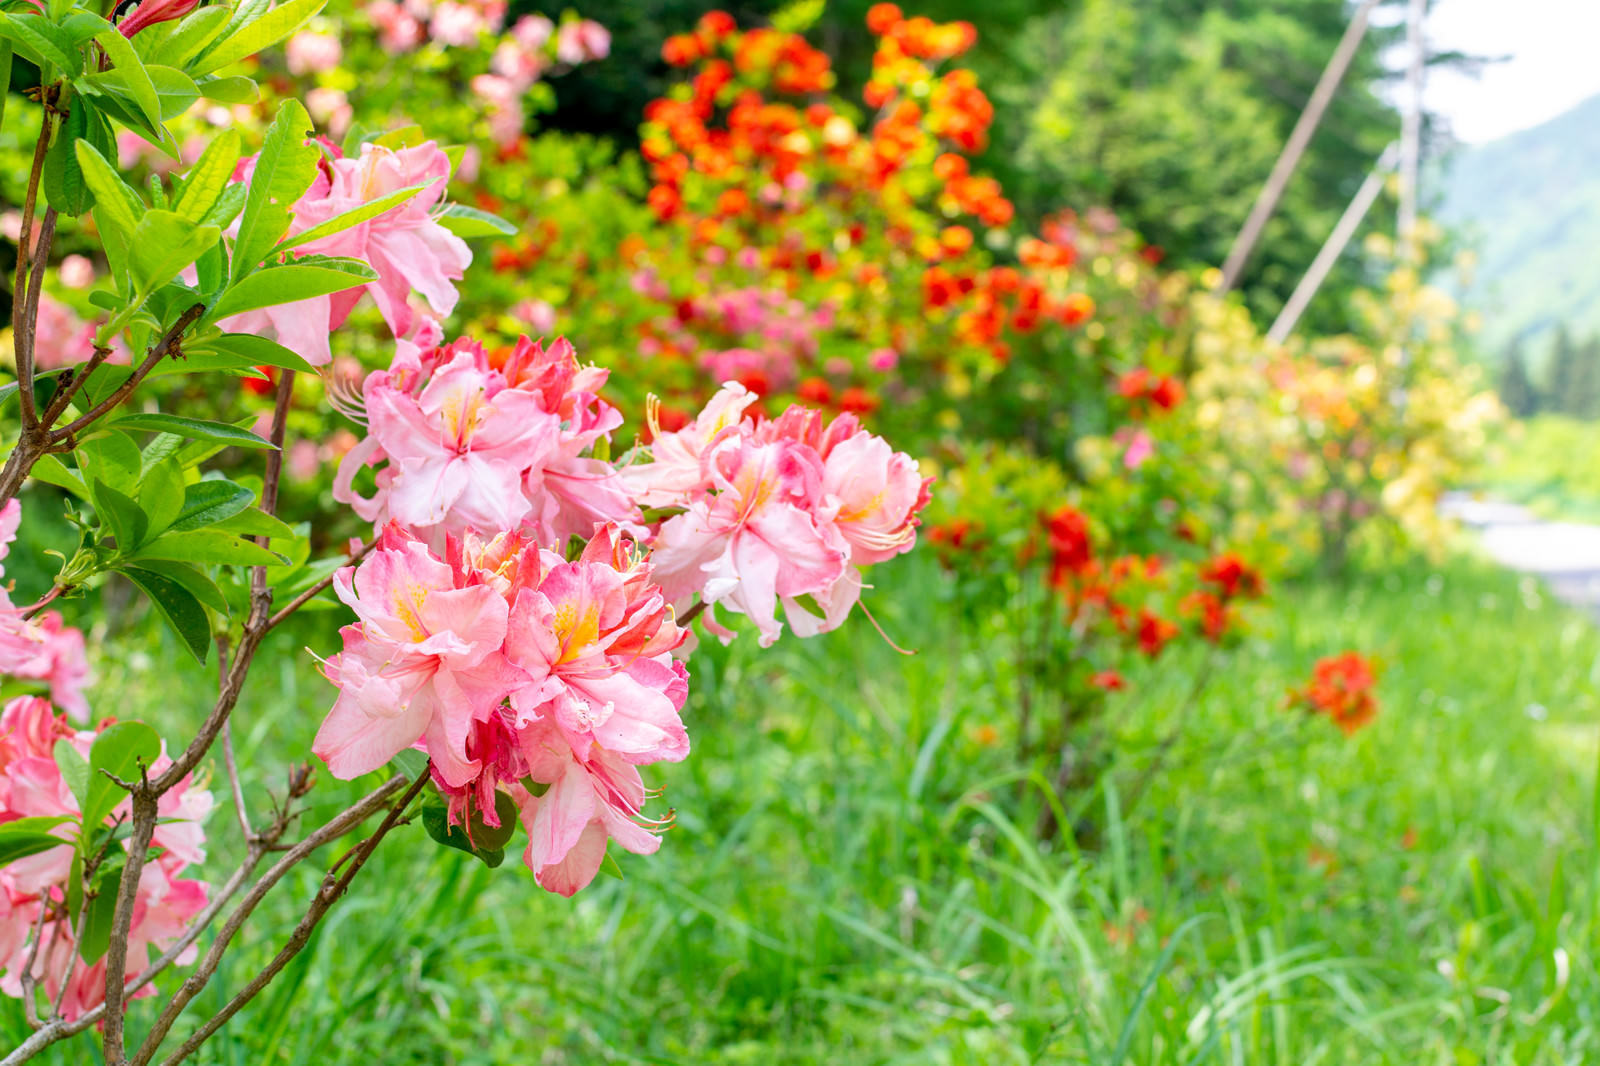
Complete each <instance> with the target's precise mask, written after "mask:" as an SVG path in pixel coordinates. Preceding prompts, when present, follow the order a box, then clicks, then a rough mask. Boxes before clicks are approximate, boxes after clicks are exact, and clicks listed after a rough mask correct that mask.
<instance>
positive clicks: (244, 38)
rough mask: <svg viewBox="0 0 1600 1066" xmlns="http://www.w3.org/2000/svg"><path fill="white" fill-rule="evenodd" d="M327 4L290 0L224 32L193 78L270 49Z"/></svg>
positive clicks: (198, 64)
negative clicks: (264, 49)
mask: <svg viewBox="0 0 1600 1066" xmlns="http://www.w3.org/2000/svg"><path fill="white" fill-rule="evenodd" d="M325 3H327V0H289V2H288V3H286V4H279V5H278V6H277V7H275V8H273V9H271V10H270V11H267V12H265V13H264V14H261V15H259V16H257V17H256V18H254V19H252V20H250V21H249V22H246V23H244V24H243V25H239V26H238V27H237V28H234V27H231V26H230V29H231V30H232V32H231V33H230V32H227V31H224V32H223V34H222V37H221V39H220V40H219V41H218V42H217V43H216V44H215V45H213V46H212V47H211V48H210V50H209V51H207V52H206V53H205V54H204V55H202V56H201V57H200V59H199V60H198V61H197V62H195V63H194V64H192V65H191V66H190V68H189V70H190V73H192V74H210V73H211V72H212V71H214V70H220V69H222V68H223V67H225V66H227V65H228V64H230V63H237V62H238V61H239V60H241V59H247V58H249V57H250V56H253V55H255V54H256V53H257V52H259V51H261V50H262V49H263V48H269V47H271V46H272V45H275V44H277V43H278V42H279V41H281V40H283V39H284V38H286V37H288V36H289V35H290V34H292V33H294V32H295V31H296V30H298V29H299V28H300V27H301V26H304V25H305V24H306V23H307V22H310V21H311V19H312V17H313V16H314V15H316V13H317V12H318V11H321V10H322V6H323V5H324V4H325Z"/></svg>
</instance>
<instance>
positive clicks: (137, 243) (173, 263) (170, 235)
mask: <svg viewBox="0 0 1600 1066" xmlns="http://www.w3.org/2000/svg"><path fill="white" fill-rule="evenodd" d="M221 239H222V231H221V230H220V229H218V228H217V227H216V226H202V225H198V224H196V223H194V222H191V221H189V220H188V219H186V218H184V217H183V216H182V215H178V214H175V213H173V212H171V211H162V210H159V209H156V208H151V209H150V210H149V211H147V212H145V216H144V218H142V219H140V220H139V227H138V229H136V230H134V234H133V242H132V244H131V245H130V247H129V253H130V254H129V264H128V269H129V273H130V274H131V276H132V283H133V291H134V293H135V294H146V293H149V292H150V291H152V290H153V289H156V288H157V287H159V286H162V285H165V284H166V283H167V282H169V281H171V280H172V279H173V278H175V277H177V276H178V274H179V272H180V271H182V270H183V268H184V267H186V266H188V265H189V264H190V263H193V262H194V261H195V260H196V259H198V258H200V254H201V253H202V252H204V251H205V250H206V249H207V248H210V247H211V246H212V245H214V244H216V243H217V242H218V241H219V240H221Z"/></svg>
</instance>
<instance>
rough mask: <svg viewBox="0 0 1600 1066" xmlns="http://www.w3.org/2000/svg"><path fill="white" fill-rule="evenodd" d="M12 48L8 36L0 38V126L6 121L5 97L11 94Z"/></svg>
mask: <svg viewBox="0 0 1600 1066" xmlns="http://www.w3.org/2000/svg"><path fill="white" fill-rule="evenodd" d="M12 54H13V48H12V45H11V39H10V38H9V37H6V38H0V126H4V125H5V121H6V98H7V97H9V96H10V95H11V93H10V92H9V91H7V90H9V89H10V87H11V57H12Z"/></svg>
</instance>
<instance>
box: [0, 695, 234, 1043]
mask: <svg viewBox="0 0 1600 1066" xmlns="http://www.w3.org/2000/svg"><path fill="white" fill-rule="evenodd" d="M109 724H110V722H109V720H108V721H106V722H104V723H102V725H109ZM94 739H95V734H94V733H93V732H92V731H74V730H73V729H72V728H71V727H69V726H68V725H67V723H66V719H65V718H64V717H63V716H61V715H58V714H56V713H55V711H53V710H52V709H51V707H50V704H49V702H48V701H47V700H43V699H40V698H38V697H35V696H21V697H18V698H16V699H14V700H12V701H11V702H10V703H8V704H6V706H5V709H4V711H3V712H0V823H4V822H13V821H16V820H17V819H19V818H34V817H68V818H80V817H81V815H82V811H81V810H80V809H79V807H78V801H77V799H76V797H74V796H73V794H72V791H71V789H69V788H68V787H67V783H66V780H65V779H64V778H63V777H62V775H61V770H60V767H59V766H58V765H57V763H56V760H55V754H54V753H55V746H56V743H57V742H58V741H61V740H65V741H67V742H69V743H70V744H71V745H72V747H73V748H74V749H76V750H77V752H78V754H80V755H82V756H83V757H84V758H86V759H87V758H88V756H89V749H90V747H91V746H92V745H93V743H94ZM165 765H168V763H167V760H166V759H165V757H163V758H162V759H161V760H159V761H158V762H157V764H156V765H155V766H154V767H152V768H151V769H152V771H154V772H159V771H160V770H161V769H163V768H164V766H165ZM211 806H212V801H211V793H209V792H207V791H206V790H204V789H202V788H197V787H195V786H194V784H193V782H192V779H191V778H185V779H184V780H183V781H182V782H180V783H179V784H178V786H177V787H176V788H175V789H173V790H172V791H171V792H169V793H167V794H166V795H165V796H163V797H162V799H161V803H160V808H159V812H160V818H161V821H160V822H159V824H157V826H156V830H155V836H154V838H153V840H152V843H153V845H154V846H155V847H156V848H158V849H160V853H159V854H158V855H157V856H156V857H155V859H154V860H153V861H151V862H148V863H146V864H145V866H144V869H143V871H142V873H141V874H140V877H139V890H138V894H137V895H136V896H135V899H134V911H133V925H132V929H131V934H130V936H129V940H128V969H127V979H128V980H129V981H130V982H131V981H134V980H136V979H137V978H138V977H139V975H140V974H142V973H143V972H144V970H145V969H146V968H147V967H148V966H149V965H150V963H151V962H152V961H153V956H154V955H159V954H161V953H163V952H165V951H166V950H168V949H169V948H170V947H171V946H172V945H173V944H174V943H175V942H177V940H178V939H179V938H180V937H181V936H182V935H183V932H184V930H185V929H186V928H187V926H188V924H189V922H190V920H191V919H193V918H194V917H195V915H197V914H199V913H200V911H201V910H202V909H204V907H205V905H206V898H207V891H208V889H207V886H206V884H205V883H204V882H203V881H197V880H194V879H192V878H188V877H184V876H183V873H184V871H185V869H186V868H187V867H189V866H190V865H191V864H193V863H197V862H200V861H201V860H202V859H204V858H205V830H204V828H203V827H202V825H201V823H202V822H203V821H204V820H205V818H206V816H207V815H208V814H210V812H211ZM119 814H120V816H121V817H123V818H126V817H127V815H128V811H127V809H126V801H125V802H124V805H123V807H122V808H121V809H120V810H119V811H116V812H113V814H112V815H111V818H112V819H114V818H116V817H117V816H118V815H119ZM52 832H54V833H55V834H56V835H58V836H60V837H62V838H63V841H65V840H67V839H68V838H70V836H71V835H72V832H73V826H72V823H64V824H62V825H60V826H58V827H57V828H56V829H54V830H52ZM72 854H73V852H72V847H71V846H70V845H69V844H67V843H65V842H63V844H62V845H61V847H58V848H51V849H50V850H49V851H44V852H40V853H38V854H36V855H30V856H27V857H26V858H21V859H17V860H15V861H14V862H11V863H9V864H7V865H6V867H5V868H4V869H3V870H0V970H3V971H4V972H3V974H0V991H3V992H5V993H6V994H7V995H10V996H15V997H19V998H20V997H21V996H22V994H23V989H22V977H23V972H24V970H25V969H26V968H27V966H28V958H29V956H30V954H31V955H32V956H33V976H34V979H35V980H36V981H37V982H38V984H39V986H40V987H42V988H43V989H44V991H45V993H46V994H47V995H48V996H50V997H51V998H52V999H53V998H54V997H55V996H56V995H57V994H58V993H59V992H60V991H61V989H62V985H63V983H65V985H66V991H65V995H64V996H63V997H62V1013H63V1015H64V1016H65V1017H66V1018H67V1019H68V1020H69V1021H70V1020H72V1019H75V1018H77V1017H79V1016H81V1015H82V1014H83V1013H84V1012H86V1011H89V1010H92V1009H94V1008H95V1007H97V1006H99V1005H100V1003H101V1002H103V1001H104V998H105V976H106V975H105V960H104V959H100V960H97V961H96V962H95V963H94V964H93V965H89V964H85V963H84V962H83V961H82V960H81V959H80V960H78V961H77V962H76V963H73V962H72V958H73V955H74V953H76V952H77V950H78V944H77V941H76V939H75V938H74V933H73V923H72V921H71V920H70V917H69V914H68V910H67V902H66V900H67V897H66V889H67V882H68V878H69V876H70V874H71V868H72ZM41 911H42V912H43V918H44V924H43V925H42V926H41V927H40V930H41V931H40V940H39V943H38V947H37V950H35V949H34V948H33V946H32V945H31V944H30V942H29V941H30V932H31V930H32V929H33V928H34V926H35V923H37V922H38V921H39V919H40V916H41ZM194 953H195V948H194V947H193V946H192V945H191V946H190V947H189V948H187V949H186V950H185V952H184V953H183V954H182V955H180V956H179V957H178V960H177V961H178V962H179V963H186V962H189V961H192V959H193V957H194ZM69 971H70V972H69ZM154 991H155V989H154V988H153V987H152V986H150V985H146V986H145V987H144V988H142V989H140V990H139V991H138V992H137V993H136V994H135V995H136V996H148V995H151V994H153V993H154Z"/></svg>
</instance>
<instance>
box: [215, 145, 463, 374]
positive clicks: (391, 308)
mask: <svg viewBox="0 0 1600 1066" xmlns="http://www.w3.org/2000/svg"><path fill="white" fill-rule="evenodd" d="M324 148H325V149H326V150H327V151H328V153H329V154H328V157H327V158H324V160H323V161H322V169H321V173H320V174H318V175H317V179H316V181H315V182H313V183H312V185H311V188H310V189H308V190H307V191H306V193H305V195H304V196H302V197H301V198H300V199H299V200H298V201H296V202H295V205H294V209H293V210H294V222H293V224H292V225H291V226H290V233H291V234H295V233H304V232H305V231H306V230H309V229H311V228H312V227H314V226H318V225H321V224H322V223H324V222H326V221H328V220H329V219H331V218H333V217H334V216H336V215H341V214H343V213H345V212H346V211H350V210H353V209H354V208H357V207H360V206H361V205H362V204H365V203H369V202H371V201H373V200H376V199H379V198H380V197H383V196H387V195H388V194H389V193H392V192H395V191H398V190H400V189H403V188H406V187H408V186H412V185H421V184H424V183H427V186H428V187H427V188H425V189H423V190H422V191H421V192H420V193H417V194H416V195H415V196H413V197H412V198H411V199H409V200H407V201H405V202H404V203H403V204H401V205H400V206H398V207H395V208H393V209H391V210H389V211H386V212H384V213H383V214H381V215H379V216H377V217H376V218H373V219H369V220H368V221H366V222H363V223H361V224H360V225H357V226H352V227H351V228H350V229H347V230H344V231H342V232H340V233H335V234H333V235H331V236H328V237H323V238H322V239H320V240H315V241H311V242H310V243H308V244H305V245H302V246H301V247H299V248H297V249H296V250H295V252H296V254H299V255H311V254H318V255H339V256H351V257H354V258H356V259H360V260H363V261H365V262H366V263H367V264H368V265H369V266H371V267H372V268H373V269H374V270H376V271H377V272H378V279H377V280H376V281H373V282H369V283H368V284H366V285H363V286H357V287H355V288H352V289H347V290H346V291H344V292H338V293H334V294H333V295H331V296H319V297H316V298H314V299H310V300H301V301H299V302H297V303H291V304H279V305H277V306H275V307H266V308H262V309H261V310H258V311H247V312H245V313H244V314H240V315H234V316H233V317H231V318H229V319H227V320H226V321H224V322H222V323H221V325H222V327H223V328H224V329H228V330H233V331H236V332H241V333H264V332H266V331H268V330H270V331H272V332H273V333H274V334H275V335H276V336H277V339H278V342H279V343H280V344H282V345H284V347H286V348H289V349H291V350H293V351H295V352H297V353H298V354H299V355H300V356H302V357H303V358H304V359H305V360H306V361H307V362H309V363H311V364H312V365H314V366H325V365H326V364H327V363H328V362H329V361H330V360H331V359H332V355H331V353H330V352H329V349H328V337H329V335H330V334H331V333H332V332H333V331H334V330H335V329H337V328H338V327H339V326H340V325H341V324H343V322H344V320H345V319H346V318H348V317H349V316H350V312H351V310H352V309H353V308H354V307H355V305H356V304H357V303H358V302H359V301H360V299H361V295H362V293H363V292H366V293H370V294H371V296H372V298H373V301H374V302H375V303H376V304H377V305H378V311H379V312H380V313H381V314H382V315H383V320H384V321H385V322H387V323H388V324H389V328H390V329H391V330H393V331H394V335H395V336H396V337H401V338H404V337H409V336H413V335H419V334H420V335H425V336H426V335H431V334H430V332H429V331H434V330H436V328H437V327H436V324H435V323H434V320H433V319H430V318H429V317H427V316H426V315H422V314H418V313H417V311H416V310H415V309H414V308H413V307H412V306H411V303H410V297H411V292H412V290H413V289H414V290H416V291H417V292H419V293H421V294H422V297H423V299H424V300H426V301H427V304H428V307H429V309H430V310H431V311H432V313H433V314H434V315H438V316H443V315H448V314H449V313H450V312H451V311H453V310H454V309H455V306H456V299H457V293H456V287H455V282H457V281H459V280H461V278H462V276H463V275H464V273H465V271H466V268H467V267H468V265H470V264H471V262H472V250H471V249H470V248H468V247H467V243H466V242H465V241H463V240H462V239H461V238H460V237H457V236H456V235H455V234H453V233H451V232H450V231H449V230H447V229H445V228H444V227H443V226H441V225H440V224H439V223H438V221H437V220H436V219H434V218H433V216H432V215H431V214H430V212H431V211H432V209H433V207H434V206H435V205H436V204H438V203H439V202H440V201H441V200H443V199H444V193H445V184H446V183H447V182H448V180H449V178H450V160H449V157H447V156H446V155H445V153H444V151H443V150H442V149H441V148H439V146H438V145H436V144H435V143H434V142H432V141H428V142H427V143H425V144H420V145H417V146H416V147H415V148H402V149H399V150H398V151H397V150H394V149H390V148H384V147H380V146H379V145H375V144H363V145H362V146H361V154H360V155H359V156H356V157H345V156H341V155H340V154H339V153H338V151H337V150H336V149H333V148H332V147H330V146H327V145H324ZM255 163H256V160H255V157H253V156H252V157H251V158H249V159H246V160H244V161H243V162H241V163H240V165H239V170H238V172H237V173H236V174H235V175H234V180H235V181H237V182H244V183H248V182H249V180H250V177H251V174H252V173H253V172H254V170H255Z"/></svg>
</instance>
